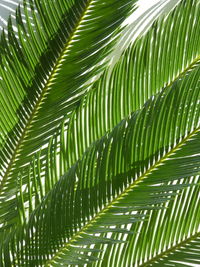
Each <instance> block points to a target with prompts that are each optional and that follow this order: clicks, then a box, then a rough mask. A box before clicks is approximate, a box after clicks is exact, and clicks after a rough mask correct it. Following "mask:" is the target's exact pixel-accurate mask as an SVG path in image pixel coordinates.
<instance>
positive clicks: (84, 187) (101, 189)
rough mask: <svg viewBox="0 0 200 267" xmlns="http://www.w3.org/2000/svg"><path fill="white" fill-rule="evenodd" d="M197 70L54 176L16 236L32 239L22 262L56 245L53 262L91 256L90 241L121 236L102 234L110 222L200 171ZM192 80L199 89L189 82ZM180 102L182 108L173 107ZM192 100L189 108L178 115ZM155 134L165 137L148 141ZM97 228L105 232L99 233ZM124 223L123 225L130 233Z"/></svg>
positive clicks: (165, 195) (129, 217)
mask: <svg viewBox="0 0 200 267" xmlns="http://www.w3.org/2000/svg"><path fill="white" fill-rule="evenodd" d="M199 71H200V69H199V67H196V68H195V69H194V70H193V71H192V72H190V73H189V74H188V75H186V77H184V78H183V79H182V80H180V81H178V82H176V84H175V85H174V86H171V87H168V88H166V89H165V90H163V92H162V93H160V94H159V95H158V96H157V97H154V98H153V99H151V100H149V101H148V102H147V103H146V104H145V106H144V108H143V109H142V110H141V111H139V112H136V113H133V115H132V116H131V117H130V118H128V119H126V120H123V121H122V122H121V123H120V124H119V125H118V126H117V127H116V128H115V129H114V130H113V131H112V133H111V134H110V135H106V136H105V137H103V138H102V139H101V140H99V141H98V142H97V143H95V144H94V145H93V146H91V148H90V149H89V150H88V151H87V152H86V153H85V154H84V156H83V158H82V160H80V161H78V162H77V163H76V164H75V165H74V166H73V167H72V168H71V169H70V170H69V171H68V172H67V174H66V175H65V176H63V177H62V178H61V179H60V180H59V181H58V183H56V185H55V186H54V187H53V190H51V191H50V192H49V193H48V194H47V195H46V197H45V198H44V199H43V201H42V202H41V204H40V205H39V206H38V207H37V208H36V209H35V211H34V212H33V213H32V214H31V216H30V220H29V222H28V224H27V225H26V224H24V227H25V228H24V227H23V228H22V232H20V234H17V235H16V236H15V237H14V239H15V242H16V243H18V242H19V243H21V242H25V247H26V249H25V251H24V250H18V252H17V253H21V256H20V255H19V254H17V255H18V264H23V261H24V260H25V262H26V263H27V262H28V263H29V265H30V266H31V265H36V266H40V265H42V264H43V263H44V262H45V261H46V260H47V259H48V257H52V256H53V255H54V254H55V253H56V254H55V256H54V257H53V259H51V260H50V262H49V263H47V265H50V266H51V265H52V266H59V265H60V263H61V261H62V262H63V263H64V264H83V263H87V261H88V260H89V259H92V258H91V257H90V256H91V255H89V256H87V253H86V255H85V253H84V256H81V255H80V256H79V257H78V255H77V253H78V254H79V253H80V251H81V252H84V246H87V245H91V244H99V243H100V244H103V243H111V244H112V243H115V242H116V241H117V242H118V239H116V237H115V238H107V237H105V236H104V235H105V233H107V232H108V227H109V231H110V232H111V233H112V228H110V227H111V226H114V227H115V228H118V227H121V225H127V224H128V223H131V224H134V223H136V222H138V221H141V220H142V221H143V219H144V218H145V217H146V214H145V213H143V212H145V211H146V210H149V209H150V210H154V209H157V208H158V207H159V206H160V205H161V207H163V203H165V202H166V201H169V200H170V199H171V197H173V195H174V193H176V191H177V190H180V189H181V188H182V187H185V186H186V185H188V184H189V183H188V182H187V180H186V181H185V182H184V183H183V184H182V186H181V184H179V185H178V186H177V184H176V183H175V185H173V182H174V181H177V180H179V179H182V178H188V177H190V176H193V175H197V174H199V172H200V168H199V160H200V158H199V154H198V152H199V144H200V143H199V142H200V134H199V133H200V131H199V130H200V129H199V120H198V115H199V105H198V97H199V92H200V91H199V80H198V77H199ZM190 86H192V88H194V89H193V90H188V88H189V87H190ZM175 103H176V109H172V107H173V106H175ZM186 105H187V106H188V108H189V110H190V112H188V113H184V115H183V116H181V118H182V120H178V119H177V117H178V114H179V112H180V110H183V107H184V106H186ZM158 111H159V112H158ZM191 113H192V114H193V116H192V119H190V118H191V117H190V114H191ZM163 117H165V122H166V123H165V124H164V123H163V124H161V128H160V129H159V131H158V129H157V127H156V126H157V125H158V122H159V121H160V120H161V118H163ZM181 125H182V126H184V127H181ZM136 129H137V131H136ZM146 129H148V130H146ZM172 129H174V131H172ZM144 131H145V132H148V138H147V136H146V135H144ZM172 132H173V136H171V133H172ZM153 136H156V138H155V140H159V142H155V143H154V146H152V148H151V149H150V146H149V142H150V141H151V139H152V137H153ZM119 137H120V138H119ZM138 144H140V146H138ZM172 144H173V145H172ZM133 152H134V153H133ZM127 155H129V157H127ZM94 178H95V179H94ZM169 182H170V185H169ZM21 196H22V195H21ZM95 196H96V197H95ZM97 196H98V198H97ZM22 202H23V200H22ZM138 210H139V211H140V212H138ZM127 212H128V214H127ZM130 212H131V213H130ZM133 212H136V213H133ZM141 212H142V213H141ZM22 214H23V211H22ZM22 216H23V215H22ZM104 228H106V230H105V231H104ZM98 229H99V230H100V236H99V237H98V236H96V235H95V234H96V233H98ZM125 230H126V229H125ZM127 230H128V229H127ZM115 231H116V230H115ZM123 231H124V229H123V230H122V231H121V230H117V232H120V233H121V232H122V233H121V234H122V235H127V231H125V233H123ZM48 233H51V235H48ZM21 235H22V237H21ZM131 236H132V233H131ZM21 238H22V239H21ZM133 238H134V235H133ZM129 244H130V245H131V242H129ZM18 247H19V248H20V247H21V245H18ZM62 247H63V248H62ZM76 247H78V248H77V249H76ZM59 248H61V251H60V250H58V249H59ZM82 248H83V250H82ZM77 250H78V251H77ZM86 252H88V251H87V250H86ZM95 252H96V249H95ZM14 253H15V252H14ZM23 255H26V258H25V259H24V256H23ZM31 255H34V256H31ZM7 257H8V256H7ZM119 257H120V254H119ZM118 260H119V259H118ZM118 260H117V261H118ZM142 260H143V258H142ZM21 262H22V263H21ZM129 264H130V262H129ZM113 266H114V265H113Z"/></svg>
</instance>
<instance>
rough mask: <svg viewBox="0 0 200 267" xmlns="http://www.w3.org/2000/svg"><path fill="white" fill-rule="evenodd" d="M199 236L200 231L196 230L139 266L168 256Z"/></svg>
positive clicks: (145, 266) (144, 266) (147, 264)
mask: <svg viewBox="0 0 200 267" xmlns="http://www.w3.org/2000/svg"><path fill="white" fill-rule="evenodd" d="M198 236H200V232H199V231H198V232H196V233H195V234H192V235H190V236H189V237H187V238H185V239H182V240H181V241H180V242H177V243H176V245H174V246H173V245H172V246H171V247H170V248H167V249H166V250H164V251H162V252H161V253H158V254H157V255H156V256H154V257H153V258H151V259H149V260H148V261H146V262H144V263H143V264H141V265H138V266H139V267H148V266H149V264H151V263H153V262H155V261H156V260H157V261H158V260H160V259H162V258H164V257H166V256H167V255H169V254H170V253H171V252H173V251H176V250H177V249H179V248H180V247H182V246H184V245H186V244H187V243H188V242H190V241H192V240H194V239H196V238H197V237H198Z"/></svg>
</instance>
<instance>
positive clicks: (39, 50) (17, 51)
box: [0, 0, 134, 224]
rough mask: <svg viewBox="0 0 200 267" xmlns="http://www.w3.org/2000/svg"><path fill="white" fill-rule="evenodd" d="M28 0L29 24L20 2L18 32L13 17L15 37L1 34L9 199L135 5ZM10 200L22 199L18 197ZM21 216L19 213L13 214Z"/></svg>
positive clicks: (4, 187)
mask: <svg viewBox="0 0 200 267" xmlns="http://www.w3.org/2000/svg"><path fill="white" fill-rule="evenodd" d="M28 3H29V5H30V7H31V10H30V9H28V7H27V1H25V2H24V7H23V12H24V14H25V16H26V24H24V23H23V21H22V18H21V9H20V8H19V9H18V12H17V15H16V20H17V22H18V24H17V27H18V32H17V35H16V34H15V33H14V30H13V28H12V23H11V21H10V24H9V29H10V30H9V33H8V39H9V42H7V41H6V36H5V34H3V35H2V44H4V45H3V55H2V58H1V63H2V67H1V70H0V73H1V75H2V77H3V80H2V81H1V84H2V88H3V89H2V91H1V95H2V103H1V104H2V105H1V106H2V110H1V111H2V118H1V120H2V122H1V132H2V135H3V136H4V138H3V141H2V142H1V143H2V149H1V158H0V162H1V165H2V168H1V175H2V180H1V186H0V191H1V192H0V193H1V198H2V199H4V201H5V200H6V199H9V198H10V197H11V196H12V195H13V192H16V178H17V176H18V173H19V171H21V175H22V177H24V175H25V174H24V173H23V171H22V168H21V167H23V168H24V167H26V166H27V165H29V162H30V160H31V159H32V156H33V155H34V154H35V152H36V151H37V150H39V149H40V148H41V147H42V146H44V145H45V144H48V142H49V139H50V138H51V137H52V135H54V134H55V132H56V130H57V128H58V127H59V125H60V123H61V121H62V120H63V119H64V118H65V117H66V119H67V120H68V119H69V117H70V114H71V113H72V111H73V110H74V109H76V107H77V106H78V105H79V101H80V99H81V98H82V96H83V95H84V94H86V93H87V91H88V90H89V88H90V86H89V85H88V84H87V85H85V82H86V81H89V80H90V79H91V78H92V77H94V76H95V75H96V74H97V73H99V72H100V71H101V70H102V69H103V67H104V65H105V63H104V64H101V65H100V64H99V63H100V62H101V61H102V59H104V58H105V56H106V55H107V53H108V52H109V51H110V50H111V48H112V46H113V45H114V43H115V42H116V37H117V36H118V35H119V29H118V26H120V24H121V22H122V21H123V20H124V19H125V18H126V15H128V14H129V12H130V10H132V6H133V4H134V2H133V1H127V0H126V1H120V3H119V1H107V2H106V3H101V1H95V2H94V3H93V1H67V2H66V1H61V0H60V1H56V2H55V3H54V2H53V4H52V2H51V1H49V2H48V1H47V2H46V1H45V2H44V3H43V1H41V2H39V1H35V2H34V1H29V2H28ZM53 10H55V11H56V12H53ZM114 10H119V12H117V13H116V12H114ZM102 14H105V15H106V16H108V20H105V19H104V17H103V16H102ZM52 17H53V20H52ZM32 24H33V25H32ZM105 29H106V31H105ZM29 36H30V38H29ZM25 38H26V39H27V41H25ZM18 39H19V41H18ZM80 40H82V41H80ZM85 47H87V48H86V49H85ZM97 63H98V64H97ZM5 65H8V67H6V68H5ZM91 66H92V67H91ZM72 70H73V71H72ZM16 77H17V79H16ZM13 89H14V90H13ZM8 99H9V100H8ZM10 101H12V105H10ZM11 118H12V119H11ZM8 120H9V122H10V124H9V123H7V121H8ZM22 184H27V178H26V177H24V178H22ZM14 201H15V204H14ZM8 203H9V202H8ZM11 205H17V203H16V200H13V201H12V203H11ZM4 206H5V205H4ZM3 215H5V214H3ZM15 217H16V215H15V214H14V213H13V220H16V218H15ZM2 220H5V216H4V218H3V219H2ZM9 223H11V222H9ZM12 223H13V222H12ZM6 224H7V222H6Z"/></svg>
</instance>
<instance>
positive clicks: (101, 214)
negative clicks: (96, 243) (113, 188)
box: [45, 127, 200, 266]
mask: <svg viewBox="0 0 200 267" xmlns="http://www.w3.org/2000/svg"><path fill="white" fill-rule="evenodd" d="M199 131H200V127H198V128H196V129H195V130H193V131H192V132H190V133H189V134H188V135H187V136H185V137H184V138H183V139H182V140H181V141H180V142H179V143H178V144H177V145H176V146H175V147H173V148H172V149H171V150H170V151H168V152H167V153H166V154H165V155H163V157H162V158H160V159H159V160H158V161H157V162H155V163H154V165H152V166H151V167H150V168H149V169H147V170H146V171H145V173H143V174H142V175H141V176H140V177H138V179H137V180H135V181H134V182H133V183H131V184H130V185H129V186H128V187H127V188H126V189H125V190H124V191H123V192H121V193H120V195H119V196H117V197H116V198H114V199H113V200H112V201H111V202H110V203H108V205H107V206H105V207H104V208H103V209H102V210H101V211H100V212H99V213H97V214H96V215H95V217H94V218H92V219H91V220H90V221H88V222H87V223H86V224H85V225H84V226H83V227H82V228H81V229H80V230H79V231H78V232H76V233H75V234H74V236H72V238H71V239H70V240H69V242H67V243H65V245H64V246H63V247H62V248H61V249H60V250H58V251H57V252H56V254H55V255H54V256H53V257H52V258H51V259H50V260H49V261H48V262H47V263H46V265H45V266H50V265H49V264H51V262H52V261H54V259H55V258H56V257H58V256H59V254H60V253H62V250H66V249H67V247H69V246H70V245H71V244H72V243H73V242H74V241H75V240H76V239H77V238H78V237H79V236H80V235H81V234H83V233H84V232H85V231H87V229H88V228H90V227H91V226H93V224H94V223H95V222H96V221H97V220H98V219H99V218H100V217H101V216H103V215H104V214H105V213H106V212H107V211H108V210H109V209H110V208H112V207H113V205H114V204H116V203H117V202H119V201H120V199H123V198H124V197H125V196H126V195H127V194H128V193H129V192H130V191H131V190H132V189H133V188H134V187H135V186H137V185H138V184H139V183H140V182H142V181H143V180H144V179H145V178H147V177H148V175H150V174H151V173H152V171H154V170H156V169H157V168H158V167H159V166H160V165H162V164H163V162H164V161H165V160H167V159H168V158H169V157H170V156H171V155H172V154H174V153H175V152H176V151H177V150H179V149H180V148H181V147H182V146H183V145H184V144H185V143H186V142H187V141H188V140H189V139H191V138H192V137H193V136H194V135H195V134H196V133H197V132H199Z"/></svg>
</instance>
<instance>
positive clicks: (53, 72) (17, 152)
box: [0, 0, 93, 193]
mask: <svg viewBox="0 0 200 267" xmlns="http://www.w3.org/2000/svg"><path fill="white" fill-rule="evenodd" d="M92 1H93V0H88V3H87V5H86V6H85V9H84V10H83V13H82V14H81V15H80V19H79V21H78V22H77V23H76V25H75V27H74V30H73V31H72V33H71V36H70V37H69V38H68V40H67V41H66V44H65V46H64V48H63V49H62V51H61V52H60V56H59V57H58V59H57V61H56V62H55V64H54V67H53V68H52V70H51V73H50V74H49V77H48V79H47V81H46V84H45V85H44V87H43V91H42V93H41V95H40V97H39V98H38V100H37V102H36V104H35V106H34V108H33V110H32V112H31V114H30V116H29V119H28V120H27V123H26V125H25V126H24V129H23V131H22V134H21V137H20V138H19V140H18V144H17V145H16V147H15V150H14V152H13V155H12V158H11V159H10V162H9V164H8V166H7V170H6V171H5V173H4V176H3V178H2V180H1V184H0V193H1V191H2V189H3V188H4V185H5V183H6V181H7V178H8V177H9V174H10V172H11V171H12V166H13V164H14V163H15V161H16V159H17V156H18V155H20V150H21V147H22V146H23V142H24V139H25V138H26V137H27V136H28V132H29V129H30V127H31V125H32V121H34V119H35V117H36V116H37V112H38V109H39V107H40V106H41V103H42V102H43V100H44V99H45V96H46V95H47V94H48V92H49V91H50V89H51V87H50V86H51V83H52V81H53V79H54V76H55V75H56V74H57V72H58V71H59V66H60V65H61V64H62V63H61V62H62V59H63V57H64V56H65V55H66V54H67V52H69V51H70V45H71V43H72V41H73V39H74V37H75V35H76V32H77V31H78V29H79V27H80V25H81V22H82V21H83V19H84V17H85V15H86V13H87V12H88V10H89V8H90V6H91V4H92Z"/></svg>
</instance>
